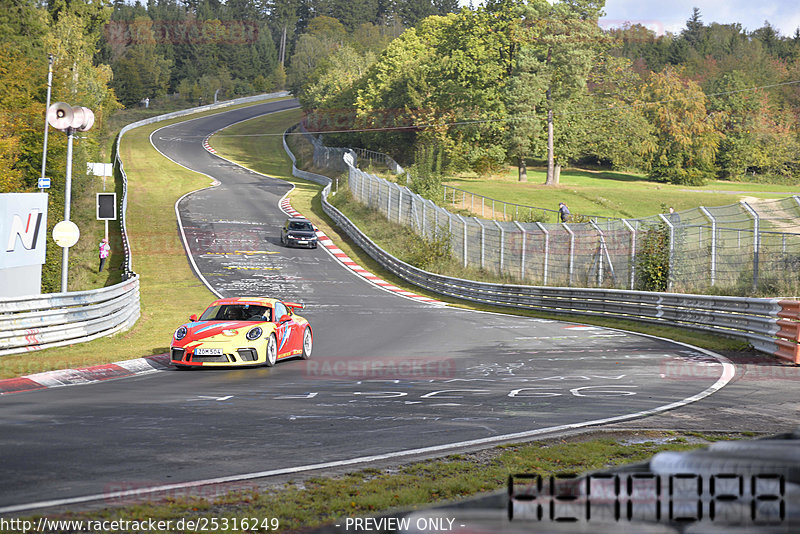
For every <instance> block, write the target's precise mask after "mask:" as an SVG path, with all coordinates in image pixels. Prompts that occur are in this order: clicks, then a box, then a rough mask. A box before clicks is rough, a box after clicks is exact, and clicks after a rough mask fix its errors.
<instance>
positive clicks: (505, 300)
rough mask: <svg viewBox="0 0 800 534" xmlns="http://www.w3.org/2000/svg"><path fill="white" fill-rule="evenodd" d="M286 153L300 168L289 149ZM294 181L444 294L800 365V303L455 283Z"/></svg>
mask: <svg viewBox="0 0 800 534" xmlns="http://www.w3.org/2000/svg"><path fill="white" fill-rule="evenodd" d="M283 146H284V149H285V150H286V152H287V153H288V154H289V156H290V158H291V159H292V161H293V163H294V161H295V158H294V155H292V153H291V151H290V150H289V147H288V145H287V144H286V138H285V136H284V143H283ZM292 167H293V170H292V173H293V174H294V176H297V177H299V178H304V179H310V180H313V181H314V182H317V183H321V184H324V185H325V187H324V189H323V190H322V209H323V211H324V212H325V213H326V214H327V215H328V216H329V217H330V218H331V219H332V220H333V221H334V222H335V223H336V224H337V225H338V226H339V227H340V228H341V229H342V230H343V231H344V232H345V233H346V234H347V235H348V236H349V237H350V238H351V239H352V240H353V241H354V242H355V243H356V244H357V245H358V246H360V247H361V248H362V249H363V250H364V251H365V252H366V253H367V254H369V255H370V256H371V257H372V258H373V259H374V260H375V261H377V262H378V263H379V264H380V265H381V266H382V267H383V268H385V269H386V270H388V271H390V272H391V273H392V274H394V275H395V276H398V277H400V278H402V279H403V280H405V281H407V282H409V283H411V284H413V285H415V286H417V287H421V288H423V289H426V290H428V291H431V292H434V293H437V294H439V295H444V296H449V297H455V298H459V299H463V300H467V301H471V302H475V303H480V304H491V305H494V306H503V307H508V308H516V309H526V310H537V311H542V312H548V313H559V314H569V315H573V316H574V315H579V316H590V317H609V318H615V319H626V320H633V321H638V322H645V323H654V324H664V325H669V326H677V327H684V328H691V329H694V330H701V331H707V332H712V333H714V334H719V335H723V336H727V337H731V338H736V339H742V340H745V341H747V342H749V343H750V344H751V345H752V346H753V347H754V348H755V349H756V350H759V351H761V352H765V353H767V354H771V355H773V356H777V357H779V358H781V359H784V360H788V361H790V362H792V363H794V364H800V344H799V343H800V302H798V301H794V300H781V299H764V298H748V297H727V296H708V295H691V294H680V293H655V292H647V291H631V290H618V289H596V288H574V287H538V286H525V285H514V284H495V283H489V282H477V281H474V280H463V279H460V278H452V277H449V276H443V275H440V274H436V273H430V272H428V271H424V270H422V269H419V268H417V267H414V266H413V265H409V264H408V263H405V262H403V261H401V260H399V259H397V258H395V257H394V256H392V255H391V254H389V253H387V252H386V251H385V250H383V249H382V248H381V247H379V246H378V245H376V244H375V243H374V242H373V241H372V240H370V239H369V237H367V236H366V235H365V234H364V233H363V232H362V231H361V230H359V229H358V228H357V227H356V226H355V225H354V224H353V223H352V221H350V220H349V219H348V218H347V217H345V215H344V214H342V213H341V212H340V211H339V210H338V209H336V208H335V207H334V206H333V205H331V204H330V203H329V202H328V195H329V194H330V188H331V185H330V184H331V180H330V178H327V177H325V176H322V175H316V174H315V175H313V176H314V177H313V178H311V177H310V175H312V174H313V173H309V172H306V171H300V170H299V169H297V167H296V166H295V165H294V164H293V166H292Z"/></svg>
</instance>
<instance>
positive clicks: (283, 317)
mask: <svg viewBox="0 0 800 534" xmlns="http://www.w3.org/2000/svg"><path fill="white" fill-rule="evenodd" d="M291 320H292V316H291V315H288V314H286V315H281V320H280V321H278V322H279V323H281V324H283V323H286V322H289V321H291Z"/></svg>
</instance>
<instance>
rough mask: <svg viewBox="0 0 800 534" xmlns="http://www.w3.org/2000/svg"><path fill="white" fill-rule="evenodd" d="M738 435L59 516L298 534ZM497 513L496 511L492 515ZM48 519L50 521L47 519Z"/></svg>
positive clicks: (628, 437) (649, 441)
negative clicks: (242, 524) (271, 524)
mask: <svg viewBox="0 0 800 534" xmlns="http://www.w3.org/2000/svg"><path fill="white" fill-rule="evenodd" d="M740 437H741V435H733V434H731V435H704V434H697V433H691V434H690V433H686V434H680V433H674V432H629V433H621V434H615V435H612V436H608V437H597V436H591V435H589V436H580V435H579V436H576V437H572V438H570V439H568V440H567V439H549V440H543V441H539V442H535V443H533V444H512V445H502V446H499V447H495V448H493V449H488V450H484V451H481V452H477V453H466V454H455V455H451V456H448V457H446V458H442V459H435V460H425V461H416V462H406V463H403V464H402V465H399V466H395V467H389V468H382V469H377V468H367V469H362V470H359V471H355V472H351V473H347V474H344V475H340V476H332V477H314V478H303V479H301V480H299V481H296V482H295V481H291V482H288V483H285V484H282V485H272V486H267V487H264V486H261V487H258V486H255V485H253V486H250V487H247V488H246V489H242V490H238V491H233V492H230V493H226V494H224V495H222V496H219V497H216V498H198V497H191V496H188V497H187V496H174V497H170V498H167V499H165V500H162V501H157V502H148V503H143V504H135V505H128V506H124V507H119V508H106V509H103V510H99V511H92V512H86V513H70V514H67V515H62V516H61V517H68V518H70V519H91V520H95V521H96V520H109V521H111V520H129V521H135V520H139V521H141V520H147V519H154V520H172V521H178V520H181V519H184V520H189V519H195V518H204V517H205V518H208V517H216V518H228V519H229V521H232V519H233V518H236V519H237V521H241V520H242V519H248V520H250V518H258V519H259V520H260V519H263V518H277V520H278V522H279V528H278V529H277V530H278V531H282V532H286V531H298V530H300V529H305V528H309V527H314V526H319V525H323V524H327V523H332V522H335V521H337V520H341V519H343V518H347V517H357V516H365V515H376V514H378V513H385V512H388V511H391V510H408V509H416V508H420V507H424V506H426V505H429V504H431V503H437V502H447V501H453V500H459V499H464V498H466V497H470V496H474V495H477V494H481V493H485V492H488V491H494V490H499V489H502V488H503V487H504V486H505V484H506V482H507V480H508V476H509V475H511V474H518V473H538V474H541V475H551V474H553V475H565V474H570V473H585V472H587V471H595V470H598V469H604V468H608V467H612V466H617V465H621V464H628V463H635V462H641V461H644V460H646V459H648V458H650V457H651V456H652V455H653V454H655V453H657V452H660V451H664V450H673V451H685V450H691V449H694V448H697V447H699V446H702V445H705V444H707V443H709V442H711V441H716V440H718V439H721V438H727V439H731V438H733V439H737V438H740ZM245 486H249V484H247V485H245ZM500 513H503V512H502V511H501V510H498V514H500ZM48 517H50V518H51V519H52V518H53V516H52V515H48ZM33 519H34V520H36V518H33ZM248 530H249V529H248ZM253 530H257V531H259V532H261V531H264V530H262V529H253Z"/></svg>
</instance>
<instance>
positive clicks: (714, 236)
mask: <svg viewBox="0 0 800 534" xmlns="http://www.w3.org/2000/svg"><path fill="white" fill-rule="evenodd" d="M700 211H701V212H703V215H705V216H706V217H707V218H708V220H709V221H711V285H712V286H713V285H714V284H716V283H717V220H716V219H715V218H714V216H713V215H711V212H710V211H708V210H707V209H706V208H705V206H700Z"/></svg>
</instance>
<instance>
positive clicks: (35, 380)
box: [0, 354, 170, 395]
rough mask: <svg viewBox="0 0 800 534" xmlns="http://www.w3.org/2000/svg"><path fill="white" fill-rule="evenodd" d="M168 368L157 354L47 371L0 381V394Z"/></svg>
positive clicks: (95, 380)
mask: <svg viewBox="0 0 800 534" xmlns="http://www.w3.org/2000/svg"><path fill="white" fill-rule="evenodd" d="M169 367H170V363H169V355H168V354H159V355H157V356H148V357H146V358H136V359H134V360H125V361H121V362H114V363H107V364H104V365H94V366H92V367H81V368H78V369H60V370H57V371H47V372H44V373H36V374H33V375H26V376H20V377H17V378H7V379H5V380H0V395H7V394H9V393H22V392H24V391H34V390H37V389H45V388H54V387H61V386H77V385H80V384H91V383H94V382H102V381H105V380H112V379H115V378H126V377H129V376H134V375H141V374H146V373H154V372H156V371H162V370H164V369H167V368H169Z"/></svg>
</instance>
